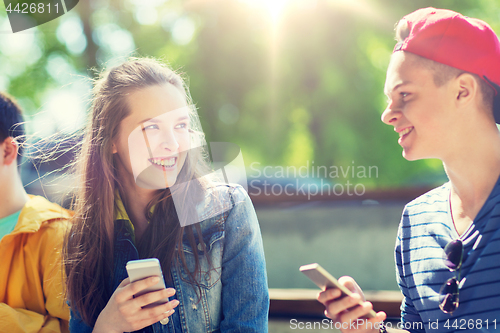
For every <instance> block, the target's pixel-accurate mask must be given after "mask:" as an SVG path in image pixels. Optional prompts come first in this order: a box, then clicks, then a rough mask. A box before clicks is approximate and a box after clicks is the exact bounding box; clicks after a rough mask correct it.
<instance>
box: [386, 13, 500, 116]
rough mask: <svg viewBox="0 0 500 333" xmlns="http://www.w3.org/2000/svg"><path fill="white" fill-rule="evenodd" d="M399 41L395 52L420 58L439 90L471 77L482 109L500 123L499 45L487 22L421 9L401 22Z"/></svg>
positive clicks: (398, 28)
mask: <svg viewBox="0 0 500 333" xmlns="http://www.w3.org/2000/svg"><path fill="white" fill-rule="evenodd" d="M396 40H397V42H398V43H397V44H396V46H395V47H394V52H397V51H406V52H410V53H413V54H415V55H417V56H419V60H420V62H421V64H422V65H423V66H424V67H426V68H428V69H430V70H432V71H433V72H434V83H435V84H436V86H440V85H443V84H444V83H446V82H448V81H449V80H450V79H452V78H454V77H457V76H459V75H460V74H462V73H469V74H472V75H473V76H474V77H475V78H476V81H477V82H478V84H479V90H480V92H481V94H482V97H483V105H484V106H485V108H486V109H488V110H493V115H494V117H495V121H496V122H497V123H500V42H499V40H498V37H497V36H496V34H495V32H494V31H493V30H492V29H491V27H490V26H489V25H488V24H487V23H486V22H483V21H481V20H478V19H473V18H468V17H465V16H463V15H462V14H460V13H457V12H454V11H451V10H447V9H436V8H432V7H429V8H422V9H419V10H417V11H415V12H413V13H411V14H408V15H406V16H405V17H403V18H402V19H401V20H400V21H399V22H398V24H397V27H396Z"/></svg>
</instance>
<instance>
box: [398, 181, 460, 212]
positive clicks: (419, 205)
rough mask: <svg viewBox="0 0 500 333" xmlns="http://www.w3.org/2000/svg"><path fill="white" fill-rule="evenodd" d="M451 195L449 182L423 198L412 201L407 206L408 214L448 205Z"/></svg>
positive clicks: (427, 193) (425, 194)
mask: <svg viewBox="0 0 500 333" xmlns="http://www.w3.org/2000/svg"><path fill="white" fill-rule="evenodd" d="M449 195H450V183H449V182H447V183H445V184H443V185H441V186H439V187H436V188H434V189H432V190H430V191H428V192H426V193H424V194H422V195H421V196H419V197H417V198H415V199H414V200H412V201H410V202H409V203H408V204H406V206H405V211H406V212H412V213H416V212H418V211H421V210H423V209H424V210H427V211H428V210H430V209H432V207H436V208H437V206H442V205H443V203H447V202H448V199H449Z"/></svg>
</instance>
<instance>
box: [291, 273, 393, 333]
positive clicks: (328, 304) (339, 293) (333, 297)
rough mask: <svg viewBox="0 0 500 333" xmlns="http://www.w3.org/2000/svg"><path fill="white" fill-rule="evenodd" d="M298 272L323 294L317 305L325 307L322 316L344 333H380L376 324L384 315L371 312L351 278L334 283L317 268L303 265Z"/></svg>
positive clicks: (332, 279) (371, 307)
mask: <svg viewBox="0 0 500 333" xmlns="http://www.w3.org/2000/svg"><path fill="white" fill-rule="evenodd" d="M300 270H301V271H302V272H303V273H304V274H306V275H307V276H308V277H309V278H310V279H311V280H312V281H313V282H314V283H315V284H316V285H318V286H319V287H320V288H321V289H322V290H323V291H322V292H320V293H319V294H318V301H319V302H320V303H322V304H323V305H324V306H325V315H326V316H327V317H328V318H330V319H332V320H334V321H335V322H338V323H340V327H341V331H342V332H343V333H350V332H373V333H375V332H377V333H378V332H379V329H378V327H379V323H380V322H383V321H384V320H385V319H386V314H385V312H378V313H375V311H373V305H372V304H371V303H370V302H366V301H365V298H364V295H363V291H362V290H361V288H360V287H359V286H358V284H357V283H356V281H354V279H353V278H351V277H348V276H344V277H341V278H340V279H339V280H337V279H335V278H334V277H333V276H331V275H330V274H329V273H328V272H327V271H326V270H325V269H324V268H322V267H321V266H320V265H318V264H310V265H304V266H302V267H301V268H300Z"/></svg>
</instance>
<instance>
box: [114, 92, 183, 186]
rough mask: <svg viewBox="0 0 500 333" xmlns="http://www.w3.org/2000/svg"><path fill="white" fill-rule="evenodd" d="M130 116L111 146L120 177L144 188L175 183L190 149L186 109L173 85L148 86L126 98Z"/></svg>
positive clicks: (181, 96) (124, 121) (181, 97)
mask: <svg viewBox="0 0 500 333" xmlns="http://www.w3.org/2000/svg"><path fill="white" fill-rule="evenodd" d="M126 98H127V103H128V107H129V109H130V114H129V115H128V116H127V117H126V118H124V119H123V121H122V122H121V124H120V130H119V134H118V136H117V138H116V140H115V142H114V144H113V153H114V154H115V156H116V157H117V169H118V175H119V177H130V178H129V179H128V180H125V182H126V183H128V181H129V180H133V181H134V182H135V184H136V185H137V186H139V187H141V188H145V189H165V188H167V187H170V186H172V185H174V184H175V182H176V180H177V176H178V175H179V172H180V171H181V169H182V167H183V165H184V163H185V161H186V155H187V151H188V149H190V118H189V115H190V113H189V108H190V106H188V105H187V103H186V98H185V95H184V93H183V92H182V91H181V90H180V89H178V88H177V87H175V86H173V85H172V84H164V85H155V86H149V87H146V88H143V89H139V90H135V91H133V92H131V93H130V94H129V95H128V96H127V97H126Z"/></svg>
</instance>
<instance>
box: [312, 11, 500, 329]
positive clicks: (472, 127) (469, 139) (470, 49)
mask: <svg viewBox="0 0 500 333" xmlns="http://www.w3.org/2000/svg"><path fill="white" fill-rule="evenodd" d="M396 36H397V40H398V43H397V44H396V47H395V48H394V52H393V55H392V57H391V61H390V64H389V68H388V71H387V78H386V83H385V93H386V95H387V96H388V100H389V105H388V106H387V109H386V110H385V111H384V113H383V115H382V121H383V122H384V123H386V124H388V125H391V126H393V127H394V130H395V131H396V132H397V133H398V134H399V141H398V142H399V144H400V145H401V146H402V147H403V156H404V157H405V158H406V159H407V160H418V159H423V158H438V159H440V160H441V161H442V162H443V165H444V169H445V171H446V173H447V175H448V178H449V180H450V181H449V182H448V183H446V184H444V185H443V186H441V187H439V188H436V189H434V190H432V191H430V192H428V193H426V194H424V195H422V196H421V197H419V198H417V199H415V200H414V201H412V202H410V203H409V204H408V205H406V207H405V209H404V212H403V216H402V219H401V224H400V227H399V232H398V238H397V241H396V251H395V257H396V270H397V279H398V283H399V286H400V289H401V291H402V293H403V295H404V300H403V303H402V305H401V317H402V322H401V324H400V326H402V328H403V329H405V331H409V332H433V333H439V332H453V331H462V330H467V331H468V332H496V331H498V330H500V325H499V323H500V181H499V176H500V134H499V131H498V129H497V126H496V123H500V102H499V99H500V87H499V85H500V43H499V41H498V38H497V36H496V35H495V33H494V32H493V30H492V29H491V28H490V27H489V26H488V25H487V24H486V23H485V22H483V21H480V20H477V19H473V18H468V17H464V16H462V15H461V14H459V13H456V12H453V11H449V10H443V9H435V8H425V9H419V10H417V11H415V12H413V13H411V14H409V15H407V16H406V17H404V18H403V19H402V20H401V21H400V22H399V24H398V26H397V28H396ZM374 259H376V258H374ZM340 281H341V283H343V284H344V285H345V286H346V287H348V288H349V289H351V290H353V291H355V292H356V293H357V294H356V295H355V296H352V297H344V298H341V297H340V291H339V290H338V289H330V290H327V291H324V292H321V293H320V295H319V296H318V300H319V301H320V302H322V303H323V304H324V305H325V306H326V311H325V313H326V314H327V315H328V316H329V317H330V318H333V319H334V320H336V321H339V322H341V323H342V324H344V326H343V327H345V329H343V332H379V331H380V332H385V331H386V328H384V327H379V325H377V324H376V323H377V322H380V321H382V320H384V319H385V316H386V315H385V313H383V312H379V313H378V314H377V316H376V317H375V318H372V319H368V320H364V318H365V317H364V316H365V315H366V314H367V313H368V312H369V310H370V309H371V308H372V305H371V303H369V302H364V303H363V304H362V305H358V306H357V305H356V304H357V302H358V301H359V300H361V299H363V294H362V291H361V289H360V288H359V287H358V286H357V284H356V283H355V282H354V280H353V279H352V278H349V277H344V278H341V279H340ZM386 326H389V325H386ZM387 331H388V332H391V331H399V330H396V329H391V328H387Z"/></svg>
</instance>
